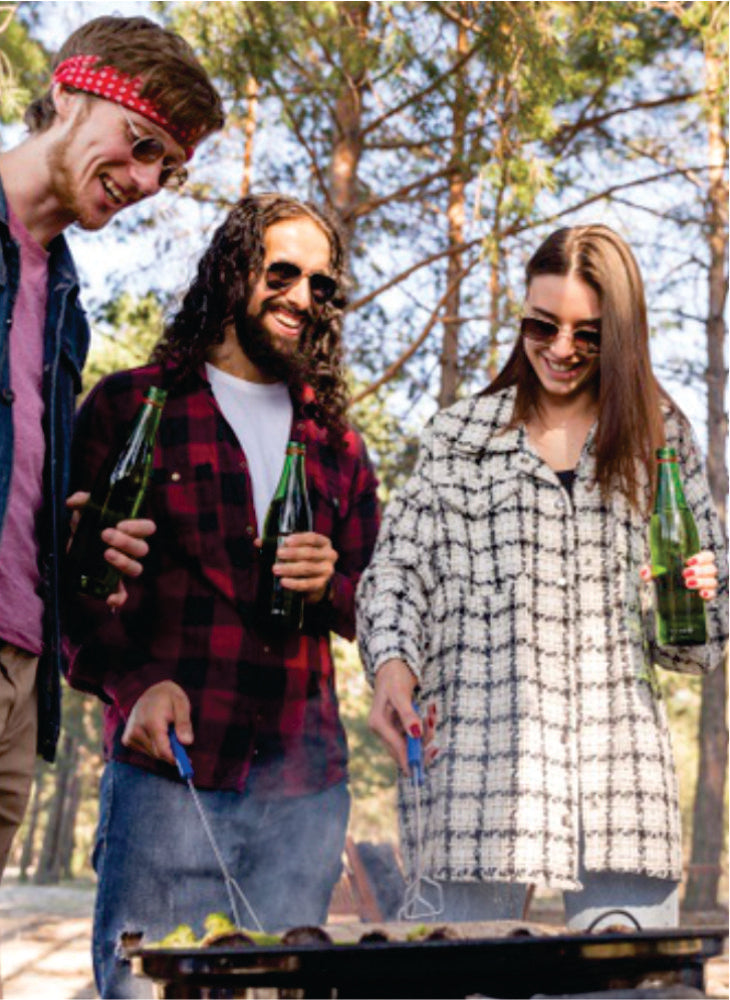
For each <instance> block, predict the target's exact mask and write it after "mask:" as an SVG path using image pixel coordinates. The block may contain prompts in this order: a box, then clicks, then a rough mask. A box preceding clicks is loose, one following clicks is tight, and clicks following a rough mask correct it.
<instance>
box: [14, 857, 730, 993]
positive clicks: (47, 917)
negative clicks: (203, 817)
mask: <svg viewBox="0 0 730 1000" xmlns="http://www.w3.org/2000/svg"><path fill="white" fill-rule="evenodd" d="M93 901H94V890H93V886H91V885H79V884H74V885H73V886H28V885H19V884H18V881H17V879H16V878H14V877H13V872H12V871H9V872H8V873H7V875H6V877H5V879H4V881H3V886H2V888H1V889H0V969H1V970H2V979H3V987H4V997H5V1000H83V998H90V997H96V995H97V994H96V991H95V988H94V981H93V976H92V972H91V959H90V943H89V942H90V936H91V914H92V910H93ZM536 908H537V909H536V912H531V914H530V917H531V919H533V920H540V921H544V922H555V923H557V922H558V919H557V913H556V912H555V911H554V910H552V909H551V907H550V904H549V902H548V903H546V902H542V903H541V902H540V901H539V900H538V901H537V903H536ZM687 923H688V924H693V925H697V924H705V925H709V924H712V925H723V926H726V925H727V913H723V912H722V911H718V912H716V913H712V914H692V919H691V920H687ZM706 971H707V996H708V997H712V998H718V1000H720V998H723V1000H726V998H727V997H728V992H729V984H728V956H727V954H726V955H724V956H721V957H719V958H717V959H712V960H711V961H710V962H708V963H707V966H706Z"/></svg>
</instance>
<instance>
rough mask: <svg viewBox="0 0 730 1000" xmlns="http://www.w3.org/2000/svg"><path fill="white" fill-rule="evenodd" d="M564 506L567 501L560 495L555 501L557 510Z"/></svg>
mask: <svg viewBox="0 0 730 1000" xmlns="http://www.w3.org/2000/svg"><path fill="white" fill-rule="evenodd" d="M563 507H565V501H564V500H563V498H562V497H558V499H557V500H556V501H555V510H562V509H563Z"/></svg>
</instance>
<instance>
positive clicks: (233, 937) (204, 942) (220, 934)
mask: <svg viewBox="0 0 730 1000" xmlns="http://www.w3.org/2000/svg"><path fill="white" fill-rule="evenodd" d="M203 927H204V928H205V934H204V935H203V937H202V938H201V940H200V942H199V944H200V947H201V948H252V947H253V946H254V945H255V944H256V942H255V941H254V939H253V938H252V937H251V935H250V934H249V933H248V931H244V930H242V929H241V928H240V927H236V925H235V924H234V923H233V921H232V920H230V919H229V918H228V917H227V916H226V915H225V913H209V914H208V916H207V917H206V918H205V921H204V923H203Z"/></svg>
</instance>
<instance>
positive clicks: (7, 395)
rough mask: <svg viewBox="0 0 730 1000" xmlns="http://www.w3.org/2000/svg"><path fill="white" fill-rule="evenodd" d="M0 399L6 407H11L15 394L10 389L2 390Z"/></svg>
mask: <svg viewBox="0 0 730 1000" xmlns="http://www.w3.org/2000/svg"><path fill="white" fill-rule="evenodd" d="M0 398H1V399H2V401H3V403H5V405H6V406H11V405H12V404H13V403H14V402H15V393H14V392H13V390H12V389H3V391H2V393H0Z"/></svg>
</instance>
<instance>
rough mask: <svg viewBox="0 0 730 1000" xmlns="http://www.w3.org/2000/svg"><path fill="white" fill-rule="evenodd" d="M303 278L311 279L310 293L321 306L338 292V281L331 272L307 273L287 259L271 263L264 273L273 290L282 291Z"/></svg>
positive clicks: (267, 284) (267, 285) (269, 286)
mask: <svg viewBox="0 0 730 1000" xmlns="http://www.w3.org/2000/svg"><path fill="white" fill-rule="evenodd" d="M302 278H307V279H308V280H309V293H310V295H311V296H312V300H313V301H314V302H316V303H317V305H319V306H322V305H324V304H325V302H330V301H331V300H332V299H333V298H334V297H335V295H336V294H337V282H336V281H335V279H334V278H332V277H330V275H329V274H322V273H321V272H320V271H315V272H314V273H313V274H305V273H304V271H302V269H301V267H298V266H297V265H296V264H290V263H289V262H288V261H285V260H278V261H275V262H274V263H273V264H269V266H268V267H267V268H266V273H265V274H264V280H265V281H266V287H267V288H270V289H271V291H272V292H282V291H285V290H286V289H287V288H292V287H293V286H294V285H296V283H297V282H298V281H301V279H302Z"/></svg>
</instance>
